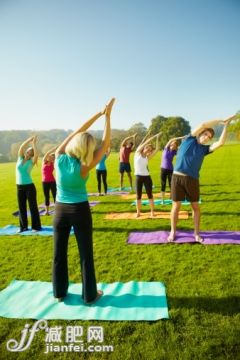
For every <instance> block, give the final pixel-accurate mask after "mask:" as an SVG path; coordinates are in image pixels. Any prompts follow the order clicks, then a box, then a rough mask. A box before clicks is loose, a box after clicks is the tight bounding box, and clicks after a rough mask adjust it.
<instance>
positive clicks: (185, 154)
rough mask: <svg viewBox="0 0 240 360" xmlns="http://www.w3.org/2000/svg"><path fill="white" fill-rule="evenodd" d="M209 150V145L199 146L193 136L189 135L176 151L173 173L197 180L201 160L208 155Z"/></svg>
mask: <svg viewBox="0 0 240 360" xmlns="http://www.w3.org/2000/svg"><path fill="white" fill-rule="evenodd" d="M209 148H210V145H202V144H199V143H198V142H197V138H196V137H195V136H191V135H189V136H188V137H187V138H186V139H185V140H184V141H183V142H182V144H181V145H180V147H179V149H178V152H177V158H176V164H175V166H174V171H178V172H181V173H183V174H186V175H189V176H191V177H193V178H194V179H198V178H199V171H200V169H201V166H202V162H203V159H204V157H205V156H206V155H208V154H209V153H210V151H209Z"/></svg>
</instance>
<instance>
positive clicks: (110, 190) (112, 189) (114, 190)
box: [107, 186, 132, 193]
mask: <svg viewBox="0 0 240 360" xmlns="http://www.w3.org/2000/svg"><path fill="white" fill-rule="evenodd" d="M131 190H132V189H131V187H130V186H124V187H122V188H119V187H116V188H108V190H107V191H108V192H110V193H112V192H116V191H117V192H119V191H131Z"/></svg>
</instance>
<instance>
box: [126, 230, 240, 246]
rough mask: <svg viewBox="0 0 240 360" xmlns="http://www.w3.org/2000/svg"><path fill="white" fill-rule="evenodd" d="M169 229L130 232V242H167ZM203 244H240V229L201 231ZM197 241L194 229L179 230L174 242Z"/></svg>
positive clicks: (128, 241)
mask: <svg viewBox="0 0 240 360" xmlns="http://www.w3.org/2000/svg"><path fill="white" fill-rule="evenodd" d="M168 235H169V231H150V232H144V231H137V232H132V233H130V234H129V237H128V240H127V243H128V244H167V243H168V242H167V237H168ZM200 235H201V236H202V238H203V242H202V244H203V245H221V244H235V245H240V231H201V232H200ZM175 243H176V244H185V243H197V244H199V243H198V242H196V241H195V239H194V235H193V232H192V231H177V235H176V239H175V241H174V242H173V244H175ZM170 244H172V243H170Z"/></svg>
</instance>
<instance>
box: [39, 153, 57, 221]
mask: <svg viewBox="0 0 240 360" xmlns="http://www.w3.org/2000/svg"><path fill="white" fill-rule="evenodd" d="M55 150H56V147H54V148H53V149H51V150H49V151H48V152H47V153H46V154H45V155H44V157H43V162H42V185H43V193H44V198H45V215H49V205H50V201H49V200H50V192H51V193H52V197H53V201H54V202H55V199H56V181H55V177H54V175H53V171H54V160H55V153H54V151H55Z"/></svg>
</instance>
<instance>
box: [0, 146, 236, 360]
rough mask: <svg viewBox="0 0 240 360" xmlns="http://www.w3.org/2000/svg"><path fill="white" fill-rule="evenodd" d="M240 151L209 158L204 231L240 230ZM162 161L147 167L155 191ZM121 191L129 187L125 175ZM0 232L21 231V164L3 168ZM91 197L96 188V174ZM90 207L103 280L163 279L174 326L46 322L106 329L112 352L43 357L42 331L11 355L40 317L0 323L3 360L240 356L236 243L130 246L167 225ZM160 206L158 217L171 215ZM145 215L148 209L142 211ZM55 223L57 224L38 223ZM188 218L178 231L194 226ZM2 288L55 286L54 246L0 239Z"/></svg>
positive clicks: (114, 177)
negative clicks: (133, 234)
mask: <svg viewBox="0 0 240 360" xmlns="http://www.w3.org/2000/svg"><path fill="white" fill-rule="evenodd" d="M239 159H240V145H226V146H225V147H223V148H221V149H219V150H217V151H216V153H215V154H212V155H209V156H207V157H206V158H205V161H204V165H203V168H202V171H201V179H200V183H201V198H202V204H201V211H202V221H201V229H202V230H240V217H239V214H240V161H239ZM159 164H160V154H158V155H156V157H155V158H154V159H153V160H151V162H150V172H151V174H152V178H153V183H154V185H155V188H154V191H155V192H159V185H160V184H159V183H160V180H159ZM107 167H108V184H109V186H111V187H117V186H119V175H118V154H111V155H110V158H109V159H108V160H107ZM40 169H41V166H40V163H39V166H38V168H35V169H34V170H33V178H34V182H35V184H36V186H37V191H38V203H39V204H40V203H42V202H43V193H42V188H41V178H40ZM124 181H125V185H127V186H128V183H127V178H125V180H124ZM0 182H1V185H0V188H1V203H0V219H1V220H0V226H1V227H3V226H5V225H7V224H16V225H17V224H18V219H17V218H15V217H13V216H12V215H11V214H12V212H13V211H15V210H17V201H16V187H15V164H13V163H11V164H1V165H0ZM88 190H89V192H94V191H97V185H96V177H95V172H94V171H92V173H91V176H90V179H89V181H88ZM90 200H100V201H101V203H100V204H98V205H97V206H96V207H94V208H93V210H92V214H93V224H94V257H95V268H96V276H97V281H98V282H108V283H110V282H115V281H122V282H127V281H130V280H138V281H140V280H141V281H162V282H164V283H165V285H166V288H167V297H168V305H169V313H170V319H169V320H160V321H155V322H143V321H142V322H133V321H122V322H110V321H109V322H108V321H62V320H57V321H48V324H49V326H51V327H52V326H62V327H63V328H65V327H66V326H67V325H81V326H83V328H84V331H85V330H86V329H87V328H88V326H94V325H95V326H102V327H103V328H104V344H111V345H113V346H114V351H113V352H112V353H106V352H95V353H83V354H79V353H71V354H69V353H50V354H47V355H45V354H44V351H45V341H44V334H43V332H39V333H38V334H37V335H36V336H35V338H34V341H33V343H32V344H31V346H30V348H29V349H28V350H26V351H24V352H22V353H21V352H19V353H10V352H8V351H7V350H6V342H7V341H8V340H9V339H16V340H18V341H19V340H20V337H21V331H22V330H23V328H24V325H25V324H27V323H28V324H33V323H34V322H35V321H34V320H26V319H25V320H21V319H6V318H1V319H0V340H1V341H0V343H1V345H0V358H1V359H28V358H30V357H31V358H33V359H43V358H44V359H45V358H47V359H55V358H60V359H68V358H71V359H79V358H81V359H108V358H111V359H116V360H121V359H124V360H128V359H134V360H135V359H137V360H138V359H150V360H152V359H164V360H165V359H166V360H167V359H170V360H175V359H183V360H188V359H189V360H193V359H194V360H195V359H214V360H215V359H234V360H235V359H240V337H239V334H240V271H239V269H240V267H239V265H240V260H239V259H240V246H237V245H220V246H217V245H213V246H210V245H209V246H204V245H190V244H185V245H170V244H166V245H138V246H137V245H127V244H126V240H127V237H128V233H129V232H130V231H134V230H145V231H147V230H149V231H151V230H161V229H162V230H163V229H166V230H169V229H170V222H169V220H151V219H149V220H144V222H143V221H139V220H119V221H117V220H114V221H111V220H105V219H104V215H105V214H106V213H108V212H113V211H120V212H125V211H135V209H134V207H131V206H130V204H131V202H132V201H131V200H123V199H121V198H120V197H119V196H104V197H101V198H99V199H97V198H90ZM170 208H171V207H170V206H165V207H164V208H163V207H161V206H156V210H160V209H161V210H170ZM183 209H184V210H186V209H188V210H189V211H190V207H188V206H184V208H183ZM143 211H149V207H147V206H146V207H143ZM41 220H42V224H43V225H51V223H52V217H51V216H49V217H46V216H45V217H41ZM192 226H193V225H192V218H191V216H190V217H189V219H188V220H180V221H179V228H182V229H192ZM0 249H1V266H0V289H3V288H5V287H6V286H7V285H8V284H9V283H10V282H11V280H13V279H19V280H42V281H51V262H52V251H53V242H52V238H50V237H39V236H29V237H23V236H6V237H5V236H1V237H0ZM69 278H70V280H71V281H73V282H79V281H80V273H79V257H78V251H77V244H76V241H75V238H74V237H73V236H71V239H70V242H69Z"/></svg>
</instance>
